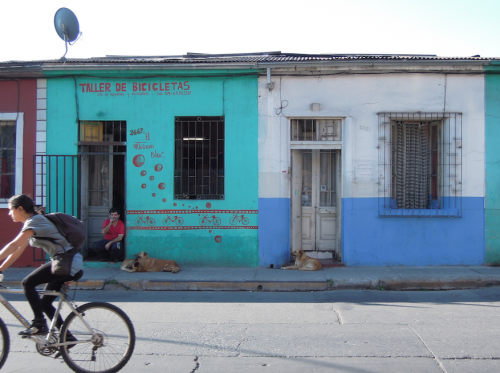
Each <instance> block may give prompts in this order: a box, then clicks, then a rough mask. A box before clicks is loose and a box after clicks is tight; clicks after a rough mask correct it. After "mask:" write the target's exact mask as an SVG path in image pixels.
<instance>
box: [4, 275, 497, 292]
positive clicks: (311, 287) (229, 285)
mask: <svg viewBox="0 0 500 373" xmlns="http://www.w3.org/2000/svg"><path fill="white" fill-rule="evenodd" d="M3 285H4V286H5V287H9V288H13V289H21V288H22V285H21V281H5V282H4V283H3ZM492 286H500V279H498V278H490V279H488V278H486V279H478V278H469V279H443V280H439V279H412V280H409V279H401V280H394V279H388V280H384V279H380V280H378V281H377V282H375V281H371V280H359V279H355V280H353V279H342V280H333V279H332V280H328V281H287V282H285V281H161V280H157V281H155V280H142V281H137V280H116V279H106V280H83V281H78V282H77V283H75V282H71V285H70V290H106V291H128V290H132V291H256V292H257V291H262V292H293V291H297V292H298V291H304V292H305V291H330V290H381V291H384V290H395V291H405V290H408V291H415V290H465V289H477V288H485V287H492Z"/></svg>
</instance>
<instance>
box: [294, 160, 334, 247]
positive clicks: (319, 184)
mask: <svg viewBox="0 0 500 373" xmlns="http://www.w3.org/2000/svg"><path fill="white" fill-rule="evenodd" d="M337 157H338V151H336V150H303V168H302V173H303V184H302V248H303V249H304V250H307V251H335V249H336V248H337V234H336V233H337V185H338V182H337V180H338V176H337V167H336V166H337Z"/></svg>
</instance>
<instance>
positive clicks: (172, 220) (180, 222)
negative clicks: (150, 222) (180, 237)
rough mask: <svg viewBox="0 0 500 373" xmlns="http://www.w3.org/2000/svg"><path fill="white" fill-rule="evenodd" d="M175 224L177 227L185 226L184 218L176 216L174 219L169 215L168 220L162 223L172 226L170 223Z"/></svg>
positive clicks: (165, 219) (164, 219)
mask: <svg viewBox="0 0 500 373" xmlns="http://www.w3.org/2000/svg"><path fill="white" fill-rule="evenodd" d="M171 222H172V223H174V222H175V224H177V225H182V224H184V219H183V218H182V216H177V215H176V216H174V218H173V219H172V217H171V216H170V215H168V216H167V217H166V218H163V220H162V223H163V225H170V223H171Z"/></svg>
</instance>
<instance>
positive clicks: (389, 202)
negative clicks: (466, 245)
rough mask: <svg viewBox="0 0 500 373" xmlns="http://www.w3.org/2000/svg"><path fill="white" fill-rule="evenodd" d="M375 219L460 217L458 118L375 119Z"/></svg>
mask: <svg viewBox="0 0 500 373" xmlns="http://www.w3.org/2000/svg"><path fill="white" fill-rule="evenodd" d="M378 118H379V121H378V122H379V123H378V124H379V125H378V135H379V137H378V140H379V146H378V149H379V198H378V200H379V216H380V217H424V218H425V217H461V216H462V201H461V196H462V114H461V113H421V112H416V113H379V115H378Z"/></svg>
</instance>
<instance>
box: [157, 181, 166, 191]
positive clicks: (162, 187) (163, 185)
mask: <svg viewBox="0 0 500 373" xmlns="http://www.w3.org/2000/svg"><path fill="white" fill-rule="evenodd" d="M166 187H167V185H166V184H165V183H160V184H158V189H161V190H163V189H165V188H166Z"/></svg>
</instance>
